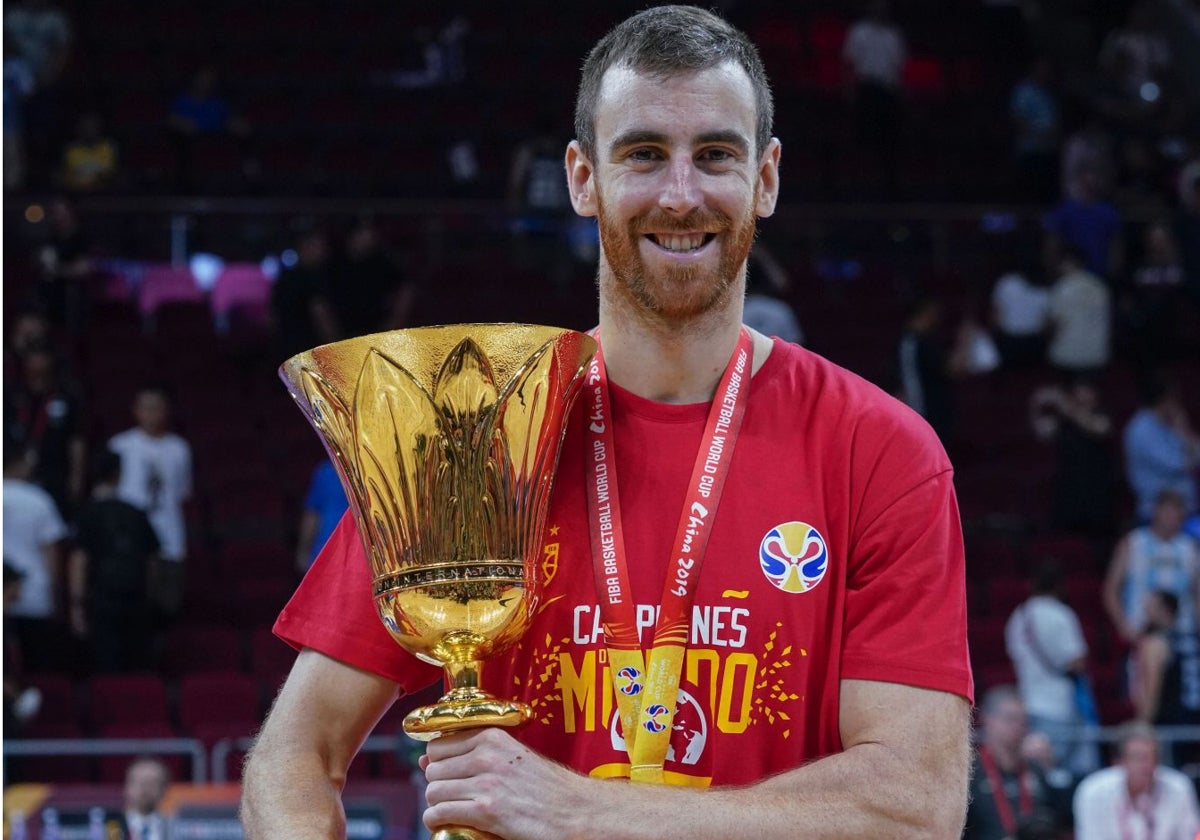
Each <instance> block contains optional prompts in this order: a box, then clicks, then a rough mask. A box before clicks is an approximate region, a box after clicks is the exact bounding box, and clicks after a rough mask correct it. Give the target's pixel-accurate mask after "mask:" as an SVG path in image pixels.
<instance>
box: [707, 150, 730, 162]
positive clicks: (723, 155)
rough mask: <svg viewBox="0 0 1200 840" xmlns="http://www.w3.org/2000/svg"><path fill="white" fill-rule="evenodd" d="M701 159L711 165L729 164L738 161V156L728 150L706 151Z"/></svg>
mask: <svg viewBox="0 0 1200 840" xmlns="http://www.w3.org/2000/svg"><path fill="white" fill-rule="evenodd" d="M700 159H701V160H704V161H708V162H709V163H729V162H731V161H734V160H737V155H735V154H734V153H733V152H731V151H729V150H728V149H705V150H704V151H703V152H701V153H700Z"/></svg>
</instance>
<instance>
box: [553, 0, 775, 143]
mask: <svg viewBox="0 0 1200 840" xmlns="http://www.w3.org/2000/svg"><path fill="white" fill-rule="evenodd" d="M727 61H732V62H734V63H735V64H737V65H738V66H739V67H741V68H742V69H743V70H745V71H746V74H747V75H748V76H749V77H750V83H751V84H752V85H753V86H754V99H755V109H756V111H757V112H758V127H757V131H756V136H755V146H756V152H757V154H760V155H761V154H762V153H763V151H764V150H765V149H766V148H767V143H769V142H770V141H771V125H772V122H773V120H774V116H775V106H774V103H773V101H772V99H771V84H770V82H769V81H768V80H767V73H766V70H765V69H764V68H763V63H762V59H761V58H760V57H759V55H758V50H757V49H756V48H755V46H754V44H752V43H751V42H750V39H749V38H747V37H746V35H745V34H744V33H742V32H741V31H740V30H738V29H737V28H735V27H734V26H731V25H730V24H729V23H728V22H727V21H725V20H724V19H722V18H720V17H718V16H717V15H715V14H713V13H712V12H707V11H705V10H704V9H699V8H696V7H695V6H658V7H655V8H652V9H646V10H645V11H643V12H639V13H637V14H636V15H634V16H633V17H630V18H627V19H625V20H624V21H623V22H621V23H620V24H618V25H617V26H616V27H615V28H613V29H612V30H611V31H609V33H608V34H607V35H605V36H604V37H603V38H601V39H600V41H599V42H598V43H597V44H596V46H594V47H593V48H592V51H591V52H590V53H588V57H587V59H586V60H585V61H584V63H583V73H582V76H581V77H580V80H579V94H578V96H577V97H576V99H575V139H576V140H578V141H579V145H580V146H582V147H583V151H584V154H586V155H588V156H589V157H594V156H595V151H596V105H597V103H598V102H599V99H600V82H601V81H602V80H603V78H604V74H605V73H606V72H608V69H609V68H610V67H618V66H619V67H628V68H630V69H631V70H635V71H637V72H639V73H647V74H650V75H652V76H656V77H658V78H664V79H665V78H669V77H671V76H674V75H677V74H681V73H691V72H696V71H699V70H707V69H709V68H710V67H716V66H717V65H720V64H724V63H725V62H727Z"/></svg>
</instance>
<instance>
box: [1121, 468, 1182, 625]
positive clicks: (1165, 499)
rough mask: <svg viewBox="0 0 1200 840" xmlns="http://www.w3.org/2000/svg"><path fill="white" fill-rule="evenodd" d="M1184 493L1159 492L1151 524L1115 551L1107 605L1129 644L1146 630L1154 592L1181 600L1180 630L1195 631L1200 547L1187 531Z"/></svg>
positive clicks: (1126, 538)
mask: <svg viewBox="0 0 1200 840" xmlns="http://www.w3.org/2000/svg"><path fill="white" fill-rule="evenodd" d="M1183 515H1184V507H1183V497H1182V496H1180V495H1179V494H1178V493H1176V492H1174V491H1172V490H1164V491H1163V492H1161V493H1159V495H1158V501H1157V502H1156V503H1155V505H1154V512H1153V518H1152V519H1151V520H1150V524H1149V525H1147V526H1145V527H1142V528H1134V529H1133V530H1132V531H1130V532H1129V533H1128V534H1126V535H1125V536H1124V537H1123V538H1122V539H1121V541H1120V542H1119V543H1117V547H1116V549H1115V550H1114V551H1113V556H1112V560H1111V562H1110V563H1109V566H1108V572H1107V573H1106V574H1105V577H1104V590H1103V593H1102V594H1103V599H1104V609H1105V611H1106V612H1107V613H1108V617H1109V618H1110V619H1112V622H1113V626H1114V627H1116V629H1117V633H1118V634H1120V636H1121V638H1122V639H1124V640H1125V641H1127V642H1129V643H1131V644H1132V643H1133V642H1134V641H1136V640H1137V637H1138V636H1139V635H1140V634H1141V633H1142V631H1143V630H1145V629H1146V600H1147V596H1148V595H1149V594H1150V593H1151V592H1153V591H1155V590H1162V591H1165V592H1170V593H1172V594H1173V595H1174V596H1175V597H1176V598H1177V599H1178V600H1179V616H1178V618H1177V619H1176V622H1175V626H1176V629H1178V630H1184V631H1188V632H1195V631H1196V630H1197V624H1196V615H1197V611H1198V604H1200V548H1198V547H1197V545H1196V541H1195V540H1193V539H1192V538H1191V537H1190V536H1188V535H1187V534H1186V533H1184V531H1183Z"/></svg>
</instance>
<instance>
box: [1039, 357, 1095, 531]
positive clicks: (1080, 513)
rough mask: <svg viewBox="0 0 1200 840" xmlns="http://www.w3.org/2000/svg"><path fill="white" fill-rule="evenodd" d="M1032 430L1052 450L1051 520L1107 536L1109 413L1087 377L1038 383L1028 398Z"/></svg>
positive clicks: (1070, 528)
mask: <svg viewBox="0 0 1200 840" xmlns="http://www.w3.org/2000/svg"><path fill="white" fill-rule="evenodd" d="M1029 413H1030V421H1031V424H1032V426H1033V432H1034V435H1036V436H1037V438H1038V440H1040V441H1042V442H1044V443H1053V444H1054V445H1055V449H1056V450H1057V460H1058V469H1057V471H1056V473H1055V476H1054V507H1053V510H1052V512H1051V521H1052V522H1053V523H1054V526H1055V527H1056V528H1061V529H1063V530H1064V531H1070V532H1073V533H1079V534H1084V535H1087V536H1095V537H1098V538H1105V539H1111V538H1112V536H1113V529H1114V521H1115V517H1114V516H1113V499H1114V490H1115V486H1116V465H1115V463H1114V458H1113V452H1112V437H1113V422H1112V418H1111V417H1109V416H1108V414H1107V413H1106V412H1105V411H1104V409H1103V408H1102V407H1101V405H1100V395H1099V391H1098V390H1097V387H1096V384H1095V382H1094V381H1093V380H1092V379H1091V378H1090V377H1084V376H1077V377H1073V378H1072V379H1071V381H1070V383H1069V384H1068V385H1067V386H1066V387H1064V388H1059V387H1057V386H1051V387H1047V388H1039V389H1038V390H1036V391H1034V393H1033V395H1032V396H1031V397H1030V399H1029Z"/></svg>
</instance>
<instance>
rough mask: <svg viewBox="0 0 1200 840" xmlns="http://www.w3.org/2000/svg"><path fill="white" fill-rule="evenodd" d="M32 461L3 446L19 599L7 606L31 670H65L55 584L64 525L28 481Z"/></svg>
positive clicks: (8, 554)
mask: <svg viewBox="0 0 1200 840" xmlns="http://www.w3.org/2000/svg"><path fill="white" fill-rule="evenodd" d="M30 473H31V467H30V462H29V460H28V458H27V457H26V454H25V452H24V451H23V450H22V449H21V448H20V447H19V446H13V445H7V446H5V447H4V497H3V502H4V560H5V562H6V563H9V564H10V565H12V566H13V568H15V569H17V570H18V571H19V572H20V573H21V574H22V575H23V578H22V583H21V594H20V597H19V598H18V599H17V600H16V601H14V602H13V603H11V604H8V605H6V607H5V612H6V613H7V615H8V616H10V617H11V618H12V619H13V624H12V626H13V630H14V631H15V633H16V636H17V639H18V640H19V641H20V643H21V650H22V652H23V661H24V664H25V667H26V669H27V670H29V671H39V670H46V669H52V668H54V667H59V666H63V667H65V666H66V664H67V663H65V662H59V661H58V660H59V658H60V657H59V656H58V654H57V652H56V649H57V648H58V644H57V643H58V641H59V640H60V639H61V637H62V634H61V632H60V631H61V628H60V625H59V620H58V616H59V610H58V606H59V605H58V594H59V586H58V582H59V579H60V578H61V576H62V572H61V568H60V566H61V558H60V550H61V545H60V544H61V542H62V540H63V539H64V538H65V537H66V536H67V526H66V525H65V524H64V523H63V520H62V517H61V516H60V515H59V513H58V508H57V507H56V506H55V504H54V500H53V499H52V498H50V495H49V494H48V493H47V492H46V491H45V490H43V489H42V488H41V487H38V486H37V485H36V484H34V483H33V482H32V481H30V480H29V478H30Z"/></svg>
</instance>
